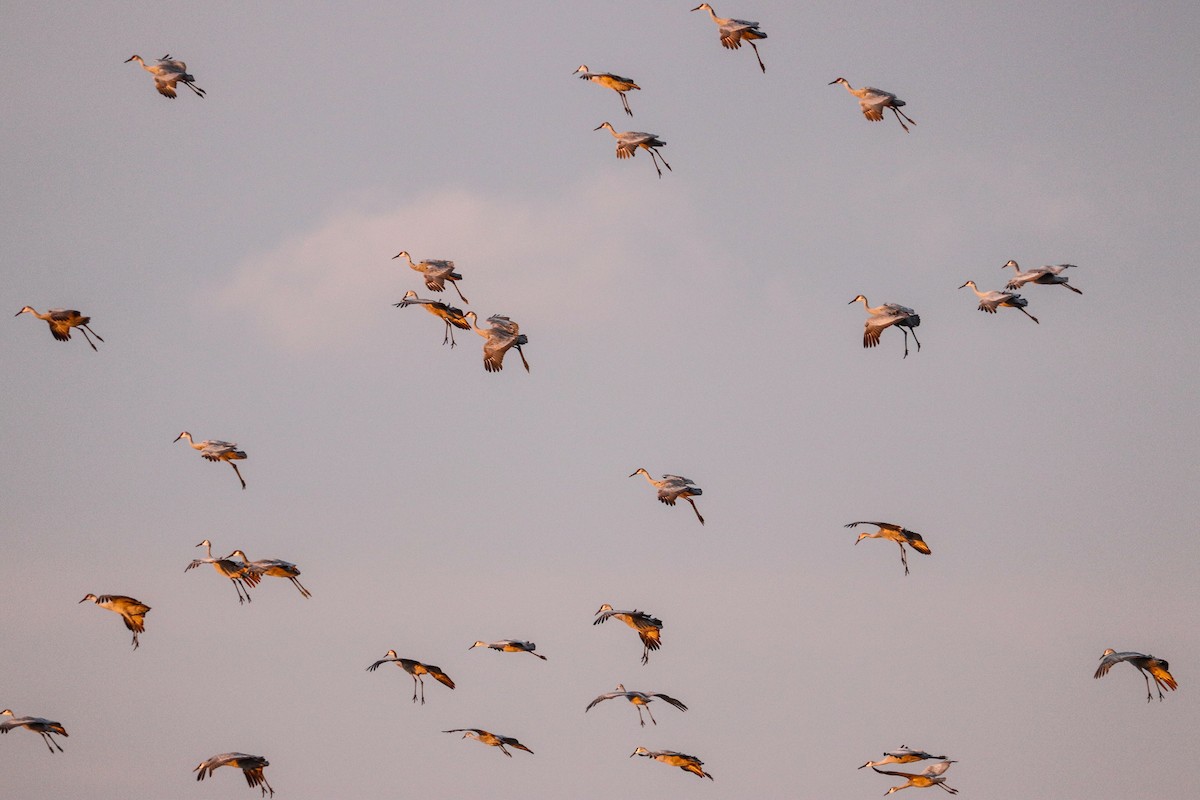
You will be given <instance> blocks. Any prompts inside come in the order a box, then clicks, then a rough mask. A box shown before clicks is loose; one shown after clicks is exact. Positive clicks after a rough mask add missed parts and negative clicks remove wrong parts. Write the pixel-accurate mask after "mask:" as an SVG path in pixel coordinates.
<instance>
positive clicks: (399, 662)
mask: <svg viewBox="0 0 1200 800" xmlns="http://www.w3.org/2000/svg"><path fill="white" fill-rule="evenodd" d="M389 661H390V662H392V663H393V664H395V665H396V666H397V667H400V668H401V669H402V670H404V671H405V672H407V673H408V674H409V675H411V676H412V679H413V696H412V701H413V702H414V703H415V702H417V684H418V683H419V684H421V705H425V678H424V676H425V675H429V676H430V677H432V678H434V679H435V680H436V681H437V682H438V683H441V684H443V685H445V686H449V687H450V688H451V689H453V688H454V681H452V680H450V676H449V675H447V674H446V673H444V672H442V668H441V667H435V666H434V665H433V664H422V663H421V662H420V661H414V660H413V659H411V658H400V657H399V656H397V655H396V651H395V650H388V651H387V653H386V654H385V655H384V657H383V658H381V659H379V660H378V661H376V662H375V663H374V664H372V665H371V666H369V667H367V672H374V671H375V670H376V669H377V668H378V667H379V665H380V664H386V663H388V662H389Z"/></svg>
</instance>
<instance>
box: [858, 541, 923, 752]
mask: <svg viewBox="0 0 1200 800" xmlns="http://www.w3.org/2000/svg"><path fill="white" fill-rule="evenodd" d="M855 525H878V526H879V530H877V531H875V532H874V533H872V532H870V531H864V532H863V533H860V534H859V535H858V538H857V539H855V540H854V543H855V544H858V543H859V542H861V541H862V540H863V539H888V540H890V541H893V542H895V543H896V544H898V545H899V546H900V563H901V564H903V565H904V574H905V575H907V574H908V556H906V555H905V554H904V545H908V546H909V547H911V548H912V549H913V550H916V551H917V552H918V553H924V554H925V555H929V554H930V553H932V552H933V551H932V550H930V549H929V545H927V544H925V540H924V539H922V538H921V534H919V533H917V532H916V531H910V530H909V529H908V528H905V527H904V526H903V525H897V524H895V523H894V522H867V521H861V522H851V523H849V524H847V525H846V527H847V528H853V527H854V526H855ZM881 763H882V762H881Z"/></svg>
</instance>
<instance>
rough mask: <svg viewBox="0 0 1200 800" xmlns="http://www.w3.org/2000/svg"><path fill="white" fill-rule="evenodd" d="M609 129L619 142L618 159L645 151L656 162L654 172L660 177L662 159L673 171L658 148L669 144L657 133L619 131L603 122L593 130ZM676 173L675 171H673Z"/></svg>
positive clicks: (665, 165)
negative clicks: (660, 161)
mask: <svg viewBox="0 0 1200 800" xmlns="http://www.w3.org/2000/svg"><path fill="white" fill-rule="evenodd" d="M601 128H607V129H608V132H609V133H611V134H612V135H613V138H615V139H616V140H617V158H633V157H634V156H635V155H637V151H638V148H639V147H640V148H641V149H643V150H645V151H646V152H647V153H649V154H650V160H651V161H653V162H654V171H655V172H657V173H658V177H660V178H661V177H662V170H661V169H659V168H658V162H659V159H662V163H663V166H664V167H666V168H667V169H668V170H671V165H670V164H668V163H667V160H666V159H665V158H663V156H662V153H660V152H658V150H657V149H656V148H659V147H666V146H667V143H666V142H665V141H663V140H662V139H660V138H658V134H657V133H642V132H641V131H618V130H617V129H616V128H614V127H613V126H612V124H611V123H608V122H601V123H600V124H599V125H597V126H596V127H595V128H593V129H592V130H597V131H598V130H600V129H601ZM671 171H672V172H674V170H671Z"/></svg>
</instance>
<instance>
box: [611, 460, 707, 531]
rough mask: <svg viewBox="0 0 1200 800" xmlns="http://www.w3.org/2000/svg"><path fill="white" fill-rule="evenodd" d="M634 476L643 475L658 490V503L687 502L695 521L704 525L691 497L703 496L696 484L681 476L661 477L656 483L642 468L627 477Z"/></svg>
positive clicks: (671, 504)
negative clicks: (693, 512)
mask: <svg viewBox="0 0 1200 800" xmlns="http://www.w3.org/2000/svg"><path fill="white" fill-rule="evenodd" d="M634 475H645V476H646V480H648V481H650V485H651V486H653V487H654V488H655V489H657V490H658V502H660V503H664V504H666V505H668V506H673V505H675V501H676V500H680V499H683V500H687V501H688V503H689V504H690V505H691V507H692V511H695V512H696V519H698V520H700V524H701V525H703V524H704V517H702V516H700V509H698V508H696V503H695V501H693V500H692V498H693V497H699V496H700V495H702V494H704V490H703V489H701V488H700V487H699V486H697V485H696V482H695V481H693V480H692V479H691V478H685V477H683V476H681V475H663V476H662V480H660V481H656V480H654V478H651V477H650V473H649V472H646V470H645V469H644V468H643V467H638V469H637V472H633V473H630V475H629V477H631V478H632V477H633V476H634Z"/></svg>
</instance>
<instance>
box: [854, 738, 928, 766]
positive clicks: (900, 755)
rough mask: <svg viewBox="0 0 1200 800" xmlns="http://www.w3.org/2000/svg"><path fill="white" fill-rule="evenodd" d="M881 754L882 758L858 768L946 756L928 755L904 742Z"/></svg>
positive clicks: (907, 762) (909, 762) (908, 762)
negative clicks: (898, 746)
mask: <svg viewBox="0 0 1200 800" xmlns="http://www.w3.org/2000/svg"><path fill="white" fill-rule="evenodd" d="M883 755H884V758H883V759H882V760H881V761H868V762H867V763H865V764H863V765H862V767H859V769H862V768H863V767H879V766H883V765H884V764H911V763H912V762H914V761H924V760H925V759H928V758H940V759H945V758H946V757H945V756H933V755H930V754H929V753H926V752H925V751H924V750H912V749H910V748H909V746H908V745H906V744H902V745H900V749H899V750H888V751H887V752H885V753H884V754H883Z"/></svg>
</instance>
